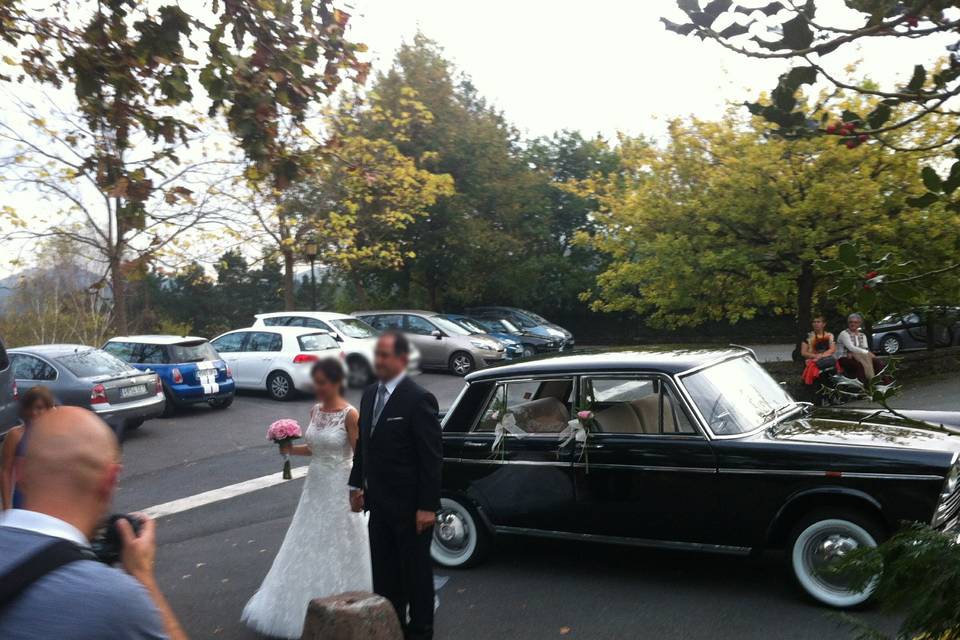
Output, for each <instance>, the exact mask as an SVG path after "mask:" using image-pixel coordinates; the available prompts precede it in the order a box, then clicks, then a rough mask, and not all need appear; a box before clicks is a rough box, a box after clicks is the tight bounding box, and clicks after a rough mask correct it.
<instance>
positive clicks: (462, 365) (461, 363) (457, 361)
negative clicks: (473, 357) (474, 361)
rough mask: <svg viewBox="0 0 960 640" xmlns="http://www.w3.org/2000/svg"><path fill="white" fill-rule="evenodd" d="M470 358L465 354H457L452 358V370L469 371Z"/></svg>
mask: <svg viewBox="0 0 960 640" xmlns="http://www.w3.org/2000/svg"><path fill="white" fill-rule="evenodd" d="M470 366H471V365H470V358H468V357H467V356H457V357H456V358H454V359H453V370H454V371H456V372H457V373H459V374H464V373H469V372H470Z"/></svg>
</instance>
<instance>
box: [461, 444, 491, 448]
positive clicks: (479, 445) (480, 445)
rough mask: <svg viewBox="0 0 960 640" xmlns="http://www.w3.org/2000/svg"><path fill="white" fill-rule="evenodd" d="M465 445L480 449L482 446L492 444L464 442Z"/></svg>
mask: <svg viewBox="0 0 960 640" xmlns="http://www.w3.org/2000/svg"><path fill="white" fill-rule="evenodd" d="M463 446H465V447H470V448H472V449H479V448H481V447H488V446H490V445H488V444H487V443H486V442H464V443H463Z"/></svg>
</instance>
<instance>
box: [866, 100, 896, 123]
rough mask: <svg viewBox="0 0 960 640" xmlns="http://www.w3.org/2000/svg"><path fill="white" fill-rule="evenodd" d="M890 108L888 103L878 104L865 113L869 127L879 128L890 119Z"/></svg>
mask: <svg viewBox="0 0 960 640" xmlns="http://www.w3.org/2000/svg"><path fill="white" fill-rule="evenodd" d="M891 113H892V110H891V109H890V106H889V105H886V104H878V105H877V108H876V109H874V110H873V111H871V112H870V113H869V114H868V115H867V123H868V124H869V125H870V128H871V129H879V128H880V127H882V126H883V125H884V123H886V122H887V120H889V119H890V114H891Z"/></svg>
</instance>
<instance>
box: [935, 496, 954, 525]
mask: <svg viewBox="0 0 960 640" xmlns="http://www.w3.org/2000/svg"><path fill="white" fill-rule="evenodd" d="M958 508H960V491H954V492H953V495H951V496H950V497H949V498H947V499H946V500H944V501H943V502H942V503H940V506H939V507H937V513H936V515H935V516H934V518H933V522H934V526H939V525H941V524H943V523H944V522H947V521H948V520H950V518H951V517H953V515H954V514H956V513H957V510H958Z"/></svg>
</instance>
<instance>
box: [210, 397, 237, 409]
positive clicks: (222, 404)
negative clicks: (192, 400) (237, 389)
mask: <svg viewBox="0 0 960 640" xmlns="http://www.w3.org/2000/svg"><path fill="white" fill-rule="evenodd" d="M207 404H209V405H210V406H211V407H213V408H214V409H226V408H227V407H229V406H230V405H232V404H233V396H227V397H226V398H214V399H213V400H211V401H210V402H208V403H207Z"/></svg>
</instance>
